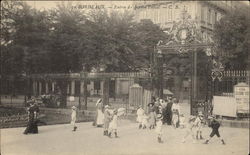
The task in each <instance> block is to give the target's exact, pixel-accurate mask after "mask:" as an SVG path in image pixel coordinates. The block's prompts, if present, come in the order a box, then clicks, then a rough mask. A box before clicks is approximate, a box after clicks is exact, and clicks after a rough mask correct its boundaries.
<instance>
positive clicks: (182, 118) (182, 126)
mask: <svg viewBox="0 0 250 155" xmlns="http://www.w3.org/2000/svg"><path fill="white" fill-rule="evenodd" d="M179 119H180V123H179V124H180V128H185V117H184V114H181V115H180V118H179Z"/></svg>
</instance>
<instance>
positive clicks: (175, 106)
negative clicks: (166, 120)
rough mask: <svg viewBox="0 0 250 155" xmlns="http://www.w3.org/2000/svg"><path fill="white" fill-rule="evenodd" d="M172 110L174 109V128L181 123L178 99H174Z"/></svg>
mask: <svg viewBox="0 0 250 155" xmlns="http://www.w3.org/2000/svg"><path fill="white" fill-rule="evenodd" d="M171 111H172V123H173V126H174V128H177V127H178V123H179V114H180V105H179V102H178V101H177V100H176V99H175V100H174V104H173V105H172V109H171Z"/></svg>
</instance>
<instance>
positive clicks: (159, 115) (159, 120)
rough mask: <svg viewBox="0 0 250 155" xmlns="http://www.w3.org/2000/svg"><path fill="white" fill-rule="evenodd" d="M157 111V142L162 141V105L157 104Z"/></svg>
mask: <svg viewBox="0 0 250 155" xmlns="http://www.w3.org/2000/svg"><path fill="white" fill-rule="evenodd" d="M158 108H159V113H157V115H156V128H155V131H156V133H157V140H158V142H159V143H163V141H162V124H163V122H162V120H163V115H162V107H161V106H159V107H158Z"/></svg>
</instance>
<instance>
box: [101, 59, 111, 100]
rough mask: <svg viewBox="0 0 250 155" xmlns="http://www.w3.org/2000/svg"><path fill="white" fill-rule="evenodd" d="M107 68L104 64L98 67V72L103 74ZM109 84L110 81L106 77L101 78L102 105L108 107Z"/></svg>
mask: <svg viewBox="0 0 250 155" xmlns="http://www.w3.org/2000/svg"><path fill="white" fill-rule="evenodd" d="M106 68H107V66H106V65H105V64H101V65H100V66H99V71H100V72H102V73H103V72H104V71H105V70H106ZM109 82H110V79H109V78H108V77H103V91H102V93H103V95H102V100H103V105H108V103H109Z"/></svg>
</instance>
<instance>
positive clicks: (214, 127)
mask: <svg viewBox="0 0 250 155" xmlns="http://www.w3.org/2000/svg"><path fill="white" fill-rule="evenodd" d="M209 119H211V122H209V125H208V126H209V127H211V128H212V132H211V134H210V137H209V139H207V140H206V141H205V143H204V144H208V142H209V140H210V139H211V138H212V137H213V136H214V135H216V136H217V137H219V138H220V140H221V142H222V144H223V145H225V144H226V143H225V141H224V140H223V139H222V138H221V136H220V133H219V128H220V123H219V122H218V121H217V120H216V119H215V116H211V117H210V118H209Z"/></svg>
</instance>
